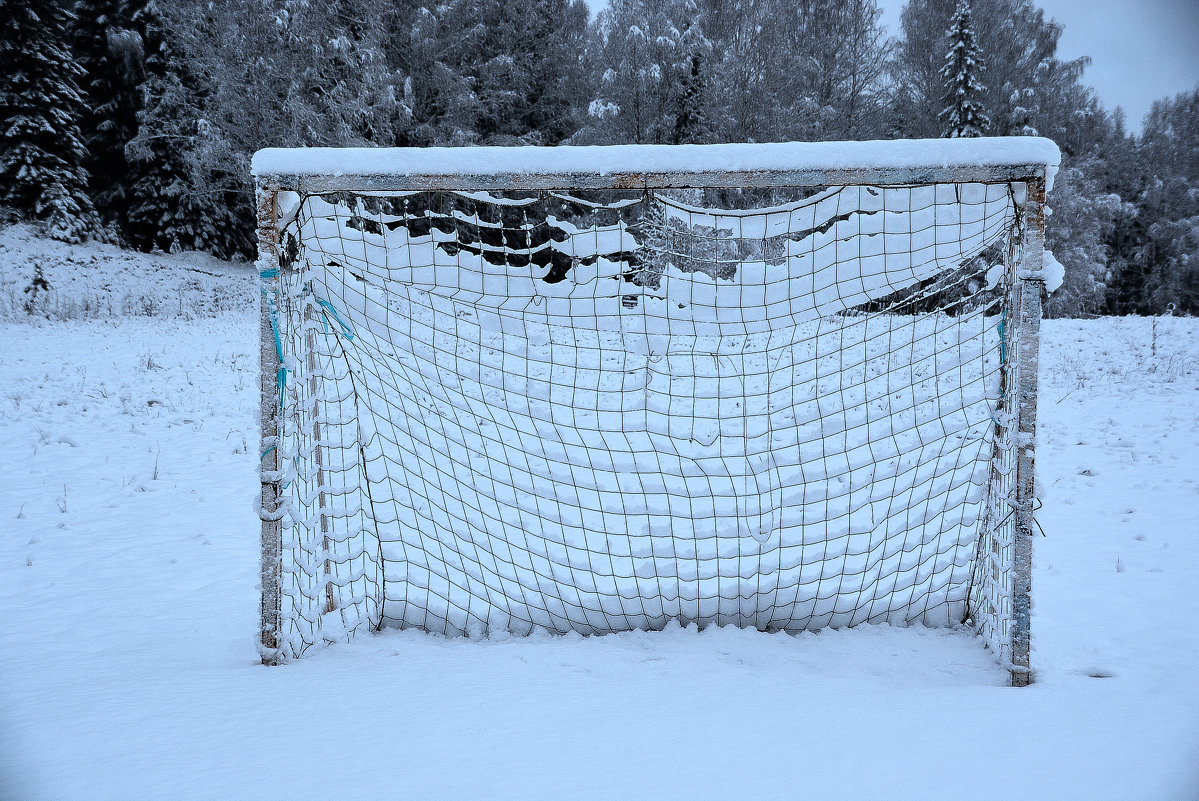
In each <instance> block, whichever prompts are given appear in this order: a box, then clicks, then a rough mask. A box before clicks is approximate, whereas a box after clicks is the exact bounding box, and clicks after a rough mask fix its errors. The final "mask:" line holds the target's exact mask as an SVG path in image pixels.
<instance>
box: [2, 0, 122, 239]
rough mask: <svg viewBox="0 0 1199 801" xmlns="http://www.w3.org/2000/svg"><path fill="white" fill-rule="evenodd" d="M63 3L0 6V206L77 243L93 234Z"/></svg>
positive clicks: (9, 0) (12, 0) (32, 0)
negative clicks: (42, 224)
mask: <svg viewBox="0 0 1199 801" xmlns="http://www.w3.org/2000/svg"><path fill="white" fill-rule="evenodd" d="M70 23H71V14H70V12H69V11H67V9H66V8H65V7H64V6H63V1H62V0H0V205H4V206H8V207H10V208H12V209H13V210H15V211H16V212H17V213H18V214H19V215H21V216H26V217H29V218H32V219H37V220H42V221H44V222H45V224H46V227H47V231H48V232H49V233H50V235H51V236H53V237H54V238H56V239H61V240H63V241H67V242H77V241H80V240H82V239H85V238H87V237H88V236H89V235H91V234H93V233H95V232H96V231H97V230H98V229H99V222H98V220H97V218H96V213H95V211H94V210H93V208H92V202H91V199H90V198H89V197H88V194H87V173H86V170H85V169H84V167H83V162H84V159H85V158H86V156H87V151H86V149H85V147H84V143H83V139H82V136H81V135H80V132H79V117H80V115H81V113H82V111H83V98H82V96H81V95H80V92H79V86H78V83H77V81H78V79H79V77H80V75H81V73H82V71H81V70H80V69H79V68H78V67H77V66H75V63H74V61H73V60H72V58H71V54H70V53H69V52H68V49H67V45H66V41H67V30H68V26H69V25H70Z"/></svg>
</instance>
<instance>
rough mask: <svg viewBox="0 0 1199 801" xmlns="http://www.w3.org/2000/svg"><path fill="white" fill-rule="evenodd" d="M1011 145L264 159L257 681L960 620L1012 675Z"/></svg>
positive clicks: (1020, 151)
mask: <svg viewBox="0 0 1199 801" xmlns="http://www.w3.org/2000/svg"><path fill="white" fill-rule="evenodd" d="M1057 162H1058V151H1057V148H1056V146H1054V145H1053V143H1052V142H1049V141H1047V140H1044V139H1035V138H1018V139H975V140H938V141H931V140H930V141H903V142H858V143H820V144H796V143H789V144H757V145H683V146H618V147H562V148H538V147H527V148H488V147H480V148H462V149H440V148H433V149H381V150H335V149H314V150H264V151H261V152H260V153H258V154H257V155H256V156H255V159H254V173H255V176H256V179H257V182H258V214H259V216H258V226H259V229H258V230H259V247H260V262H259V267H260V272H261V278H262V289H263V304H262V326H261V332H262V459H261V461H262V470H261V476H262V479H261V483H262V495H261V503H260V506H259V512H260V516H261V518H262V631H261V647H262V657H263V661H264V662H267V663H277V662H279V661H283V660H288V659H292V658H295V657H298V656H300V655H301V654H303V653H304V652H305V651H307V650H309V649H310V648H312V647H314V646H317V645H320V644H322V643H325V642H333V641H338V640H346V639H348V638H352V637H353V636H354V635H355V634H358V633H361V632H366V631H374V630H376V629H379V628H380V627H389V626H390V627H414V628H419V629H423V630H426V631H430V632H438V633H444V634H453V635H468V636H476V635H482V634H486V633H487V632H491V631H501V630H502V631H506V632H512V633H527V632H531V631H533V630H535V629H542V630H548V631H551V632H570V631H575V632H581V633H584V634H600V633H605V632H615V631H625V630H630V629H656V628H661V627H663V626H665V625H666V624H667V623H668V622H669V621H672V620H673V621H679V622H680V623H682V624H684V625H687V624H690V623H696V624H698V625H699V626H701V627H703V626H707V625H713V624H715V625H736V626H752V627H755V628H758V629H762V630H769V631H779V630H783V631H788V632H799V631H805V630H816V629H820V628H825V627H830V628H840V627H846V626H855V625H859V624H865V623H879V622H888V623H891V624H899V625H905V624H916V623H919V624H924V625H937V626H962V627H969V628H971V629H973V630H974V631H976V632H977V634H978V635H979V638H980V639H981V641H982V643H984V644H985V645H986V646H987V647H989V648H991V649H993V650H994V651H995V652H996V654H997V655H998V658H999V659H1000V660H1001V662H1002V663H1003V664H1004V665H1006V666H1007V667H1008V668H1010V670H1011V675H1012V682H1013V683H1014V684H1025V683H1027V682H1028V680H1029V676H1030V673H1029V602H1030V596H1029V591H1030V568H1031V531H1032V528H1033V527H1034V525H1035V524H1034V521H1033V508H1034V485H1033V432H1034V427H1035V418H1036V392H1037V346H1038V329H1039V321H1040V316H1041V296H1042V292H1043V290H1044V272H1043V258H1044V257H1043V231H1044V220H1045V205H1044V204H1045V192H1046V188H1047V182H1048V181H1051V180H1052V173H1053V170H1054V168H1055V167H1056V165H1057Z"/></svg>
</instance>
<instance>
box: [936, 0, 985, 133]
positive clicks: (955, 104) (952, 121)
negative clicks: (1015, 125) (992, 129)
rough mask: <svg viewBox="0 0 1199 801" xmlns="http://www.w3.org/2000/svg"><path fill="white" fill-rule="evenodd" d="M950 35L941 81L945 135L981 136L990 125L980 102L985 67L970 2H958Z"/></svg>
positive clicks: (949, 31) (942, 117) (942, 116)
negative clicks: (980, 74) (943, 85)
mask: <svg viewBox="0 0 1199 801" xmlns="http://www.w3.org/2000/svg"><path fill="white" fill-rule="evenodd" d="M947 35H948V36H949V52H948V53H946V54H945V65H944V66H943V67H941V78H942V80H944V82H945V87H946V95H945V110H944V111H942V112H941V119H942V120H943V121H944V123H945V125H946V128H945V135H946V136H948V137H950V138H961V137H972V136H982V135H983V131H984V130H985V129H986V127H987V126H988V125H989V124H990V122H991V121H990V120H989V119H988V118H987V115H986V114H984V113H983V108H982V104H981V103H980V102H979V95H981V94H982V92H983V89H984V87H983V85H982V83H981V82H980V81H979V80H978V74H979V73H980V72H982V71H983V64H982V59H981V56H980V54H979V50H978V45H976V44H975V41H974V23H973V21H972V19H971V16H970V3H969V0H959V2H958V5H957V8H956V9H955V10H954V12H953V21H952V22H951V23H950V25H949V30H948V31H947Z"/></svg>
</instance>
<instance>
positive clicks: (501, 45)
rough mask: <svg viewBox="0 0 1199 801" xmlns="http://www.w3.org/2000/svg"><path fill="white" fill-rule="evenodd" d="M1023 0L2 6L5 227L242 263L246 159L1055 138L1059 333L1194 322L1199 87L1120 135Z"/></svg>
mask: <svg viewBox="0 0 1199 801" xmlns="http://www.w3.org/2000/svg"><path fill="white" fill-rule="evenodd" d="M1061 33H1062V28H1061V26H1060V25H1059V24H1057V23H1056V22H1054V21H1053V20H1051V19H1049V18H1047V17H1046V15H1045V14H1044V12H1043V11H1042V10H1041V9H1039V8H1037V6H1036V5H1035V4H1034V3H1033V2H1032V0H969V2H967V0H910V2H909V3H908V4H907V5H906V7H905V8H904V10H903V12H902V15H901V20H900V26H899V30H897V31H888V30H886V29H885V28H884V27H883V26H882V24H881V12H880V10H879V8H878V6H877V4H876V3H875V2H874V0H611V2H610V3H609V4H608V6H607V7H606V8H605V9H604V10H603V11H601V12H600V13H599V14H598V16H596V17H592V16H591V14H590V12H589V10H588V7H587V6H586V5H585V3H584V2H583V0H444V1H443V2H431V0H328V1H327V2H312V1H310V0H170V1H169V2H164V1H163V0H77V2H74V3H70V2H67V0H0V223H6V222H15V221H20V220H28V221H33V222H36V223H38V224H39V225H41V226H43V227H44V230H45V231H46V232H47V233H48V234H49V235H51V236H54V237H56V238H58V239H63V240H65V241H80V240H83V239H98V240H103V241H109V242H115V243H118V244H122V245H125V246H127V247H131V248H136V249H138V250H143V251H153V250H163V251H177V250H201V251H206V252H209V253H211V254H214V255H216V256H219V257H221V258H236V257H248V256H250V255H251V254H252V252H253V244H254V242H253V227H254V222H253V221H254V214H253V208H252V197H253V195H252V192H253V186H252V180H251V178H250V171H249V160H250V157H251V155H252V154H253V153H254V152H255V151H256V150H258V149H259V148H262V147H268V146H281V147H304V146H378V147H382V146H471V145H483V144H486V145H561V144H574V145H584V144H616V143H667V144H682V143H713V142H771V141H821V140H846V139H857V140H860V139H895V138H919V137H940V136H972V135H984V136H1010V135H1038V136H1046V137H1049V138H1051V139H1053V140H1054V141H1055V142H1057V143H1058V145H1059V146H1060V148H1061V150H1062V154H1063V163H1062V169H1061V171H1060V172H1059V174H1058V176H1057V180H1056V184H1055V187H1054V189H1053V192H1052V193H1051V195H1050V198H1049V201H1050V205H1051V208H1052V217H1051V218H1050V222H1049V230H1048V247H1049V248H1050V249H1051V250H1053V252H1054V253H1055V255H1056V257H1057V259H1058V260H1059V261H1060V262H1062V264H1064V265H1065V267H1066V280H1065V284H1064V285H1063V286H1062V288H1061V289H1060V290H1059V291H1058V292H1056V293H1055V294H1054V295H1053V296H1052V298H1051V299H1050V300H1049V303H1048V305H1047V307H1046V312H1047V314H1049V315H1051V316H1058V317H1063V316H1093V315H1105V314H1112V315H1126V314H1139V315H1161V314H1195V313H1199V85H1197V86H1196V88H1195V89H1194V90H1191V91H1189V92H1184V93H1182V94H1180V95H1178V96H1176V97H1173V98H1162V99H1160V100H1157V101H1156V102H1155V103H1154V104H1153V106H1152V110H1151V111H1150V113H1149V114H1148V115H1147V117H1146V118H1145V120H1144V121H1143V126H1142V128H1141V129H1140V130H1139V131H1138V130H1135V128H1136V126H1135V125H1130V124H1129V121H1127V120H1126V119H1125V117H1124V114H1123V112H1122V111H1121V109H1120V108H1118V107H1117V108H1115V109H1105V108H1104V107H1103V105H1102V104H1101V103H1100V101H1099V99H1098V98H1097V96H1096V94H1095V92H1094V91H1093V90H1092V89H1091V88H1090V87H1088V86H1087V84H1086V78H1085V71H1086V68H1087V65H1088V60H1087V59H1085V58H1081V59H1075V60H1066V59H1062V58H1059V56H1058V54H1057V45H1058V40H1059V37H1060V35H1061Z"/></svg>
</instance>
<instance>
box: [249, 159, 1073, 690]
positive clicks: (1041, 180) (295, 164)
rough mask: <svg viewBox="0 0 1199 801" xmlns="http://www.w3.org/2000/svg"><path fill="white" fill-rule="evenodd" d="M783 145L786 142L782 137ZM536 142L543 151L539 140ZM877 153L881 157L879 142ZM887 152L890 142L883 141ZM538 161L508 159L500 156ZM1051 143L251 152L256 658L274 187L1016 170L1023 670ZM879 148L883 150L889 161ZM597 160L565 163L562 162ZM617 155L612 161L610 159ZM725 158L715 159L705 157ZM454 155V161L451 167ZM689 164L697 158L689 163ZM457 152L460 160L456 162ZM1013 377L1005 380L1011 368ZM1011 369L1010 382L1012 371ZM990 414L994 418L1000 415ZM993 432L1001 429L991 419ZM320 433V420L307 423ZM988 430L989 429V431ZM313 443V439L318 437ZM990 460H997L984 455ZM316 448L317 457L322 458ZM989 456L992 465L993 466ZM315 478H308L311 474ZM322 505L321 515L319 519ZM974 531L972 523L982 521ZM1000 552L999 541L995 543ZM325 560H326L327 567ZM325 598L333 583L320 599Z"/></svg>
mask: <svg viewBox="0 0 1199 801" xmlns="http://www.w3.org/2000/svg"><path fill="white" fill-rule="evenodd" d="M782 148H786V150H783V149H782ZM535 151H539V152H536V153H535ZM880 153H881V154H882V155H881V157H880V155H879V154H880ZM888 153H890V154H891V156H888V155H887V154H888ZM513 154H519V155H520V156H521V157H522V159H521V160H520V162H521V164H526V163H528V162H529V161H530V160H529V158H528V156H530V155H532V156H535V158H534V159H533V161H535V162H538V163H540V164H543V165H544V167H539V168H537V169H532V170H526V169H519V170H513V169H511V168H510V167H506V166H505V165H510V164H511V163H512V162H511V159H510V157H511V156H512V155H513ZM1056 154H1057V147H1056V145H1054V144H1053V143H1052V142H1049V141H1048V140H1045V139H1036V138H1027V137H1001V138H991V139H987V138H982V139H973V140H924V141H915V140H910V141H897V142H854V143H811V144H803V145H796V144H795V143H785V144H784V145H675V146H671V145H629V146H608V147H603V146H596V147H562V148H502V147H479V148H464V149H450V148H429V149H422V148H381V149H332V148H313V149H307V150H303V149H296V150H290V149H268V150H263V151H260V152H259V153H258V154H257V155H256V156H255V158H254V177H255V180H256V203H257V239H258V253H259V257H258V269H259V275H260V279H261V282H262V283H261V286H262V296H261V308H260V312H261V313H260V325H259V331H260V341H259V353H260V359H261V383H260V390H261V396H260V410H259V414H260V431H261V448H260V453H261V460H260V461H261V464H260V476H261V482H260V483H261V496H260V501H259V517H260V518H261V523H262V525H261V532H260V537H261V591H262V594H261V617H260V622H261V626H260V632H259V638H258V639H259V645H260V653H261V656H262V661H263V663H264V664H278V663H279V662H280V661H282V658H281V655H280V643H279V640H278V633H279V630H280V624H281V615H282V608H281V603H282V595H283V588H282V582H283V568H282V562H281V551H282V535H283V528H282V518H283V510H282V497H283V493H282V488H281V486H280V474H281V468H282V467H283V465H282V463H281V459H280V454H279V450H278V449H277V447H276V446H277V443H278V441H279V435H280V411H281V388H280V379H279V376H280V375H281V372H282V371H283V369H284V364H283V354H282V346H281V344H280V340H279V334H278V328H277V321H276V310H275V299H276V298H277V297H278V293H279V291H280V287H281V275H280V270H281V259H280V256H281V254H280V241H281V239H280V211H281V209H280V196H281V194H282V193H285V192H295V193H300V194H325V193H333V192H353V193H358V194H377V195H387V194H392V193H401V192H412V191H437V190H447V191H472V192H473V191H493V192H498V191H538V190H544V191H568V190H604V189H610V190H645V191H650V190H657V189H691V188H721V187H726V188H727V187H741V188H807V187H829V186H839V187H840V186H854V185H859V186H860V185H868V186H875V187H887V186H915V185H923V184H960V183H1008V184H1023V185H1024V186H1025V188H1026V191H1025V192H1024V193H1023V196H1022V199H1021V198H1018V203H1017V209H1016V214H1017V225H1018V226H1019V229H1018V230H1019V232H1020V236H1021V238H1022V243H1021V244H1022V247H1021V248H1020V253H1021V256H1020V258H1021V261H1020V262H1019V263H1018V264H1016V265H1015V268H1016V269H1015V271H1014V275H1013V276H1012V277H1011V279H1010V280H1009V282H1008V284H1007V293H1008V295H1007V297H1006V298H1005V303H1006V305H1007V307H1008V308H1009V309H1011V310H1012V312H1013V318H1012V321H1011V322H1012V323H1013V324H1014V326H1015V328H1016V331H1015V337H1014V338H1013V339H1012V340H1011V343H1010V345H1011V351H1012V352H1013V355H1012V356H1011V358H1013V359H1014V361H1015V363H1014V365H1013V366H1012V368H1011V369H1004V370H1002V371H1001V379H1000V380H1001V382H1003V383H1002V384H1001V391H1002V393H1003V395H1004V396H1005V397H1010V399H1011V400H1010V402H1011V409H1012V416H1011V418H1010V422H1009V425H1010V426H1011V430H1010V431H1009V432H1008V436H1009V437H1011V436H1012V434H1014V435H1015V436H1014V442H1015V443H1016V447H1015V448H1014V460H1013V465H1012V469H1013V470H1014V476H1012V494H1011V497H1009V498H1008V499H1007V502H1008V504H1009V505H1010V507H1011V510H1012V512H1011V514H1012V516H1013V520H1014V543H1013V548H1012V554H1011V559H1010V564H1007V565H1003V569H1006V570H1007V572H1008V574H1009V577H1010V581H1009V585H1010V598H1006V599H1004V604H1005V605H1006V604H1008V603H1010V632H1009V634H1008V636H1009V637H1010V646H1009V647H1010V655H1011V656H1010V661H1008V663H1007V664H1006V665H1005V667H1007V669H1008V670H1009V671H1010V676H1011V684H1012V685H1013V686H1025V685H1027V684H1029V683H1030V682H1031V679H1032V672H1031V666H1030V660H1029V655H1030V646H1031V632H1030V629H1031V585H1032V575H1031V574H1032V537H1033V529H1034V528H1035V526H1036V523H1035V520H1034V507H1035V495H1036V492H1035V485H1034V475H1035V473H1034V470H1035V438H1034V437H1035V432H1036V418H1037V363H1038V351H1039V342H1040V320H1041V306H1042V297H1043V295H1044V291H1045V281H1044V277H1043V273H1042V267H1043V259H1044V255H1043V254H1044V238H1045V219H1046V205H1045V199H1046V191H1047V189H1048V188H1049V187H1050V186H1051V183H1052V178H1053V173H1054V171H1055V169H1056V166H1057V159H1056ZM888 158H889V159H890V160H891V162H893V163H887V160H888ZM575 163H578V164H582V165H584V167H585V166H586V165H587V164H603V165H605V167H604V168H603V169H573V168H572V167H571V165H572V164H575ZM612 164H615V165H618V166H616V167H615V168H611V166H610V165H612ZM722 164H723V165H731V166H725V167H720V166H714V165H722ZM447 165H448V166H453V167H455V169H449V168H447ZM693 165H702V166H700V167H698V168H696V167H695V166H693ZM458 166H460V167H461V169H456V167H458ZM1013 376H1014V377H1015V381H1014V382H1012V377H1013ZM1010 383H1014V384H1015V386H1011V385H1009V384H1010ZM995 425H996V426H997V428H1001V427H1002V426H1003V423H1002V422H1000V421H997V422H996V423H995ZM997 435H998V430H997ZM317 436H318V438H319V434H318V435H317ZM997 441H998V436H997ZM318 452H319V451H318ZM993 464H994V462H993ZM320 469H321V468H320V463H319V457H318V462H317V470H318V472H319V471H320ZM992 469H993V470H994V469H995V468H994V467H993V468H992ZM319 483H320V482H319V479H318V484H319ZM323 522H324V521H323V518H322V523H323ZM980 536H981V534H980ZM995 556H996V557H998V554H996V555H995ZM326 572H328V568H327V567H326ZM332 603H333V599H332V594H331V590H330V595H329V599H328V601H327V604H328V605H329V608H326V611H330V609H331V608H332V607H331V605H332Z"/></svg>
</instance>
